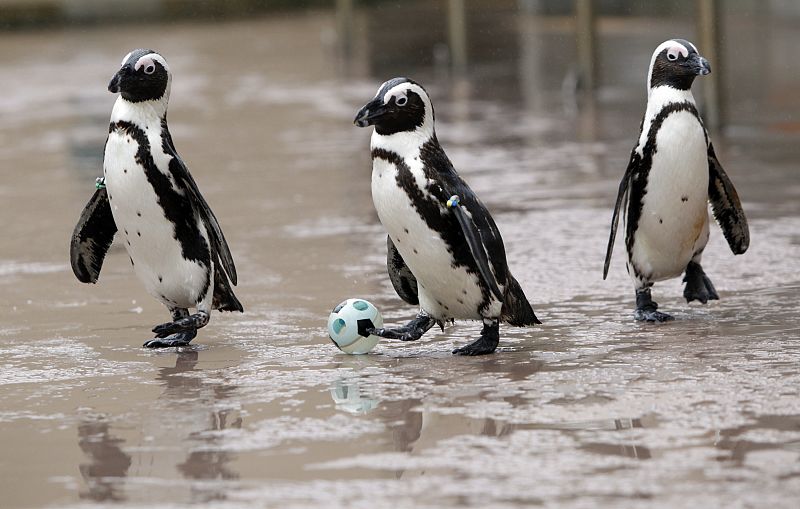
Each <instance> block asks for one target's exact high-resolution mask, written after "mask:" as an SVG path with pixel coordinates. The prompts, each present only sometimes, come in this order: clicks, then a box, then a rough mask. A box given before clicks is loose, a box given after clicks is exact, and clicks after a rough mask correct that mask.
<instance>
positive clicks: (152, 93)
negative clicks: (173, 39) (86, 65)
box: [108, 49, 170, 102]
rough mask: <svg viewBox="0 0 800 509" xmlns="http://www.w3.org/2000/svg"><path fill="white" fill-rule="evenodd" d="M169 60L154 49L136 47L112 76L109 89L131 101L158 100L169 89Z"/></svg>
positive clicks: (164, 95)
mask: <svg viewBox="0 0 800 509" xmlns="http://www.w3.org/2000/svg"><path fill="white" fill-rule="evenodd" d="M169 82H170V73H169V66H168V65H167V61H166V60H164V57H162V56H161V55H159V54H158V53H156V52H155V51H153V50H149V49H135V50H133V51H131V52H130V53H128V54H127V55H125V58H123V59H122V65H121V66H120V68H119V71H117V73H116V74H115V75H114V77H112V78H111V82H110V83H109V84H108V91H109V92H111V93H112V94H116V93H119V94H120V95H122V98H123V99H125V100H126V101H130V102H142V101H156V100H159V99H161V98H164V97H166V95H167V94H168V91H169Z"/></svg>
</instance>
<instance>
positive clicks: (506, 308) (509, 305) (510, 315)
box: [500, 274, 542, 327]
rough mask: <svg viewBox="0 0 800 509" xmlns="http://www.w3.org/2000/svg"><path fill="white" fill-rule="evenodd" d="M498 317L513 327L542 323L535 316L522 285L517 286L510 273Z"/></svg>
mask: <svg viewBox="0 0 800 509" xmlns="http://www.w3.org/2000/svg"><path fill="white" fill-rule="evenodd" d="M500 319H501V320H503V321H504V322H507V323H508V324H510V325H513V326H515V327H525V326H526V325H535V324H540V323H542V322H540V321H539V319H538V318H536V315H535V314H534V313H533V308H532V307H531V303H530V302H528V298H527V297H526V296H525V292H523V291H522V287H521V286H519V283H518V282H517V280H516V279H514V276H512V275H511V274H509V275H508V284H507V285H506V292H505V300H504V301H503V310H502V314H501V315H500Z"/></svg>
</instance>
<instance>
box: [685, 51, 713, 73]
mask: <svg viewBox="0 0 800 509" xmlns="http://www.w3.org/2000/svg"><path fill="white" fill-rule="evenodd" d="M687 63H688V64H689V68H690V69H691V70H692V72H694V73H695V74H697V75H699V76H705V75H706V74H711V64H709V63H708V60H706V59H705V58H703V57H701V56H700V55H697V54H695V55H692V58H690V59H689V61H688V62H687Z"/></svg>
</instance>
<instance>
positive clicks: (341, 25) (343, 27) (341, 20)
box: [336, 0, 354, 59]
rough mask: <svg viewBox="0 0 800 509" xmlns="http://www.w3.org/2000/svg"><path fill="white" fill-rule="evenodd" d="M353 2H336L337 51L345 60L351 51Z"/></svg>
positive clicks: (350, 0)
mask: <svg viewBox="0 0 800 509" xmlns="http://www.w3.org/2000/svg"><path fill="white" fill-rule="evenodd" d="M353 2H354V0H336V30H337V33H338V39H339V41H338V42H339V51H340V52H341V54H342V56H344V57H345V58H346V59H347V58H350V55H351V54H352V51H353Z"/></svg>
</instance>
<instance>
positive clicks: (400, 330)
mask: <svg viewBox="0 0 800 509" xmlns="http://www.w3.org/2000/svg"><path fill="white" fill-rule="evenodd" d="M435 324H436V320H435V319H434V318H433V317H431V316H428V315H427V314H426V313H420V314H418V315H417V317H416V318H414V319H413V320H411V321H410V322H408V323H407V324H405V325H404V326H402V327H397V328H396V329H384V328H381V329H374V328H370V329H367V330H366V332H367V333H368V334H374V335H376V336H380V337H382V338H387V339H399V340H400V341H416V340H418V339H419V338H421V337H422V335H423V334H425V333H426V332H428V331H429V330H430V328H431V327H433V326H434V325H435Z"/></svg>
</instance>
